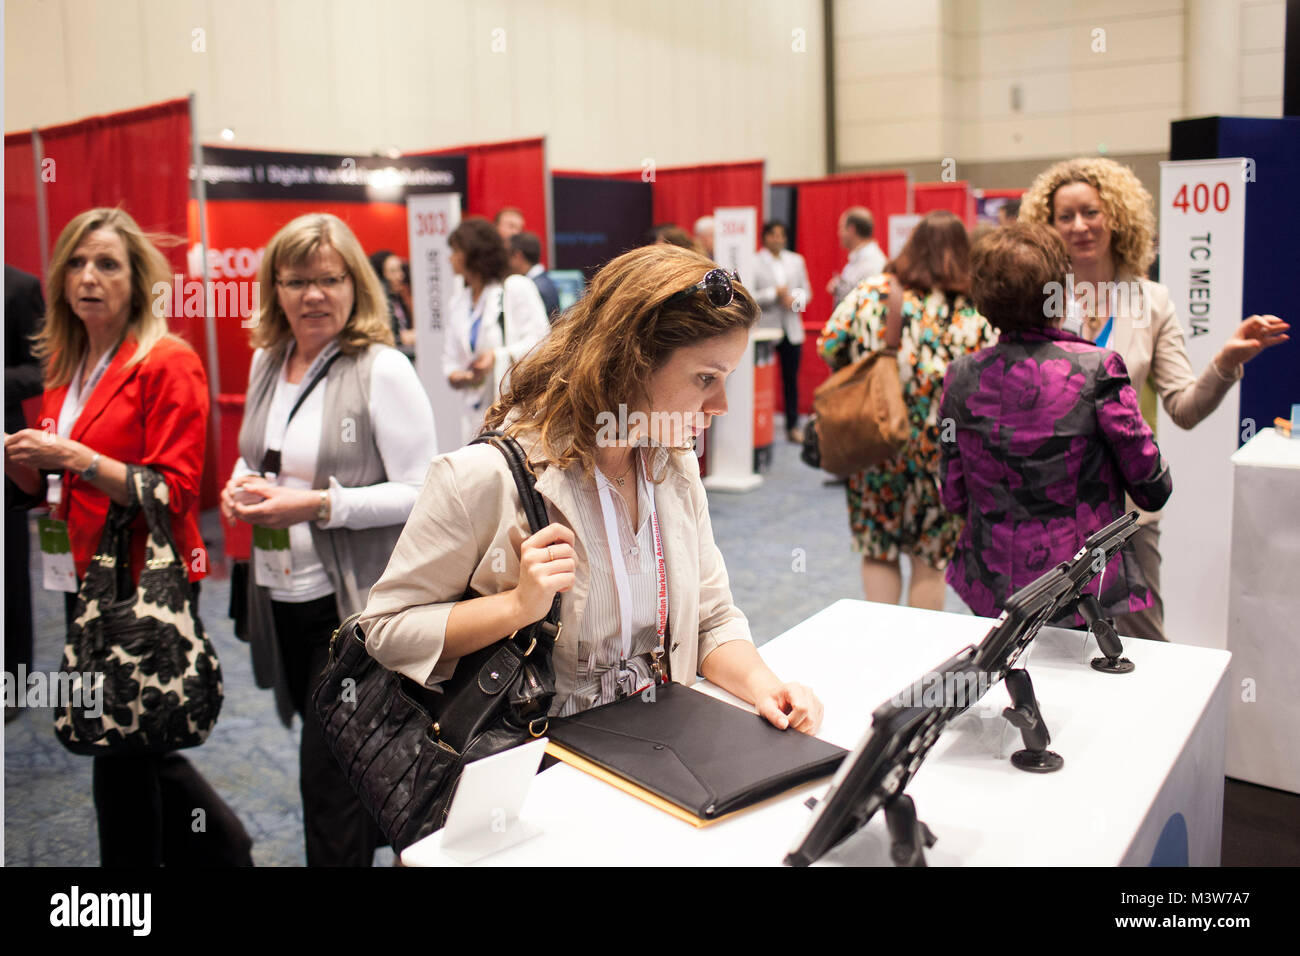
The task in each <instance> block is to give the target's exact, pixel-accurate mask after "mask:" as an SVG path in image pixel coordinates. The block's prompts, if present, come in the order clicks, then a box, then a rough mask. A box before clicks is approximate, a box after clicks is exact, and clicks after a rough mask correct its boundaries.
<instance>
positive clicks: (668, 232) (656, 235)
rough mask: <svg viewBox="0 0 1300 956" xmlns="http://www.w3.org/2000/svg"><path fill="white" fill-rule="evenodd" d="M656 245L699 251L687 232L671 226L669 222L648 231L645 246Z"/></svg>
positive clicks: (697, 244)
mask: <svg viewBox="0 0 1300 956" xmlns="http://www.w3.org/2000/svg"><path fill="white" fill-rule="evenodd" d="M656 243H662V244H666V245H670V246H677V247H678V248H681V249H690V250H691V251H692V252H700V251H701V250H700V244H699V243H698V242H696V241H695V239H694V237H692V236H691V234H690V233H689V232H687V231H686V230H685V229H683V228H682V227H681V226H675V225H673V224H672V223H671V222H665V223H661V224H660V225H658V226H655V227H654V228H652V229H651V230H650V235H649V236H648V237H647V238H646V244H647V245H654V244H656Z"/></svg>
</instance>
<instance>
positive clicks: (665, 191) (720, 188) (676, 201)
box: [621, 159, 767, 232]
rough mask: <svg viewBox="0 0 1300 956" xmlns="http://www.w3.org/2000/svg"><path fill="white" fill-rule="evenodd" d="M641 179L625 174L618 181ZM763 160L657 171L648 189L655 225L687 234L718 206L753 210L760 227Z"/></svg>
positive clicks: (764, 196) (763, 194)
mask: <svg viewBox="0 0 1300 956" xmlns="http://www.w3.org/2000/svg"><path fill="white" fill-rule="evenodd" d="M633 177H635V178H638V179H639V178H640V177H641V173H640V172H636V173H624V174H622V177H621V178H633ZM766 188H767V187H766V184H765V183H764V182H763V160H761V159H759V160H754V161H752V162H743V163H713V164H710V165H707V166H678V167H670V168H668V169H656V170H655V171H654V180H653V184H652V185H651V187H650V189H651V196H653V202H654V216H653V218H654V224H655V225H660V224H661V223H666V222H671V223H676V224H677V225H679V226H681V227H682V228H683V229H685V230H686V231H687V232H690V231H691V227H692V226H694V225H695V220H697V219H699V218H700V217H701V216H712V215H713V210H714V209H716V208H717V207H718V206H753V207H754V209H756V210H757V214H758V218H759V221H760V224H761V222H762V219H763V208H764V206H765V200H766V198H767V196H766Z"/></svg>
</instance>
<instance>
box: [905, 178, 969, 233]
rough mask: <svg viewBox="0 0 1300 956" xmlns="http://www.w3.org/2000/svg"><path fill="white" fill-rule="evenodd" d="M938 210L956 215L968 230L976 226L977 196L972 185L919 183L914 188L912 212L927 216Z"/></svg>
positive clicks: (965, 183) (960, 183)
mask: <svg viewBox="0 0 1300 956" xmlns="http://www.w3.org/2000/svg"><path fill="white" fill-rule="evenodd" d="M936 209H946V210H948V211H949V212H951V213H953V214H955V215H956V216H957V217H958V218H959V219H961V221H962V222H964V223H965V224H966V228H967V229H970V228H972V227H973V226H974V225H975V194H974V193H973V192H972V191H971V188H970V183H967V182H956V183H917V184H916V185H915V186H913V187H912V211H913V212H916V213H919V214H921V215H925V214H926V213H927V212H933V211H934V210H936Z"/></svg>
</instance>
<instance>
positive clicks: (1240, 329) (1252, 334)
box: [1218, 315, 1291, 372]
mask: <svg viewBox="0 0 1300 956" xmlns="http://www.w3.org/2000/svg"><path fill="white" fill-rule="evenodd" d="M1289 328H1291V326H1290V325H1288V324H1287V323H1286V322H1283V321H1282V320H1281V319H1279V318H1278V317H1277V316H1276V315H1252V316H1251V317H1250V318H1248V319H1246V321H1244V322H1242V323H1241V325H1239V326H1237V329H1236V331H1235V332H1233V334H1232V338H1230V339H1228V341H1226V342H1224V343H1223V348H1221V349H1220V350H1219V355H1218V362H1219V367H1220V368H1222V369H1223V370H1224V371H1227V372H1231V371H1232V370H1234V369H1235V368H1236V367H1237V366H1239V365H1245V364H1246V363H1247V362H1249V361H1250V360H1251V359H1253V358H1254V357H1255V356H1256V355H1258V354H1259V353H1260V352H1262V351H1264V349H1266V348H1268V347H1269V346H1271V345H1278V344H1280V343H1282V342H1285V341H1286V340H1287V339H1289V338H1290V336H1289V335H1287V334H1286V332H1287V330H1288V329H1289Z"/></svg>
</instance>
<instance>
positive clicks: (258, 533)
mask: <svg viewBox="0 0 1300 956" xmlns="http://www.w3.org/2000/svg"><path fill="white" fill-rule="evenodd" d="M292 573H293V564H292V562H291V561H290V552H289V529H288V528H259V527H258V526H257V525H253V580H254V581H255V582H256V583H257V586H258V587H262V588H287V587H288V586H289V578H290V576H291V575H292Z"/></svg>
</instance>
